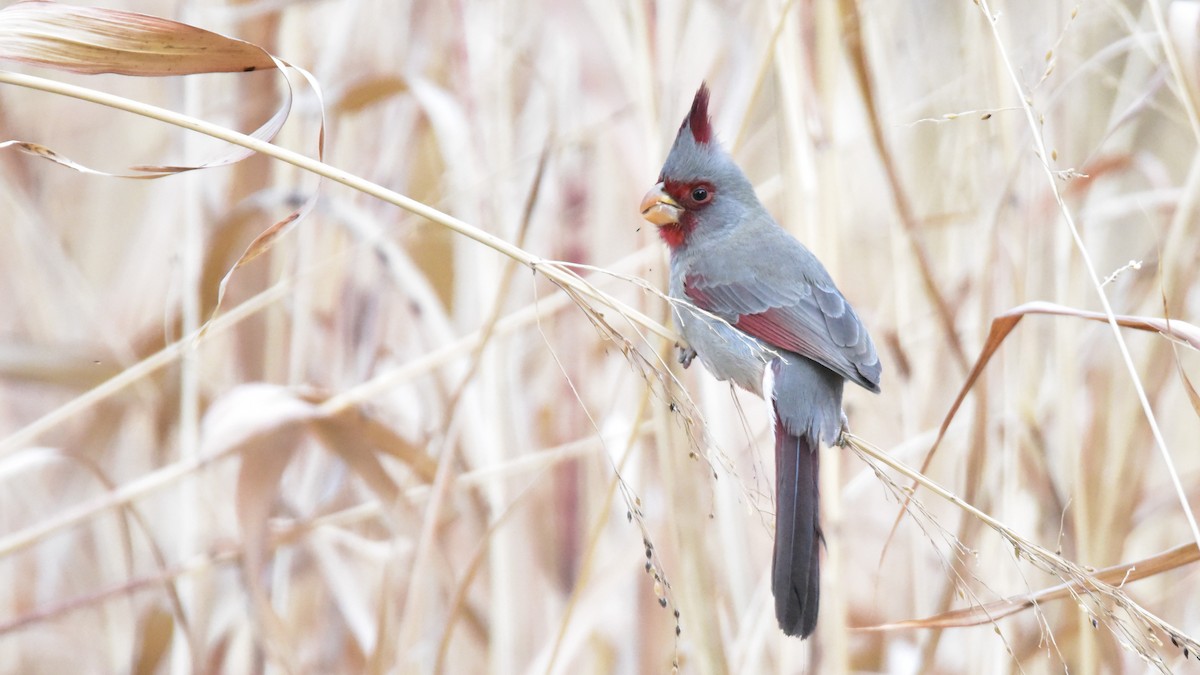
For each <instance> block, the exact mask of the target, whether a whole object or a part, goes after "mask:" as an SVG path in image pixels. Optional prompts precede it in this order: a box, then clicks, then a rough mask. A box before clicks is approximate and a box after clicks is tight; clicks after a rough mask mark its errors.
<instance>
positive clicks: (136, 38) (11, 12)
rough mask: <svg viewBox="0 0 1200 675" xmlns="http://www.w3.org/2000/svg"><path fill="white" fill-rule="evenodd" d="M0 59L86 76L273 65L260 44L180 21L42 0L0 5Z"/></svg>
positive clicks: (249, 68)
mask: <svg viewBox="0 0 1200 675" xmlns="http://www.w3.org/2000/svg"><path fill="white" fill-rule="evenodd" d="M0 59H7V60H9V61H20V62H23V63H30V64H33V65H37V66H45V67H48V68H56V69H59V70H69V71H71V72H75V73H83V74H86V75H96V74H100V73H114V74H117V75H140V76H162V75H193V74H196V73H243V72H249V71H253V70H263V69H266V68H275V67H277V65H278V64H276V63H275V60H274V59H273V58H272V57H271V55H270V54H268V53H267V52H266V51H264V50H263V49H262V48H261V47H258V46H256V45H253V44H250V43H249V42H244V41H242V40H237V39H234V38H230V37H226V36H224V35H220V34H218V33H213V32H211V31H207V30H204V29H203V28H197V27H195V26H189V25H188V24H185V23H179V22H177V21H171V20H169V19H163V18H160V17H156V16H150V15H148V14H139V13H137V12H123V11H120V10H113V9H103V8H99V7H75V6H72V5H60V4H58V3H56V2H46V1H43V0H27V1H25V2H18V3H16V4H13V5H9V6H8V7H5V8H4V9H0Z"/></svg>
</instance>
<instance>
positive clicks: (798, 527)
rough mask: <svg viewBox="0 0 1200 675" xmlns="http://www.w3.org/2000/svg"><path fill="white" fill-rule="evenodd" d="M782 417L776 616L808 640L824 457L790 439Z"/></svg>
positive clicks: (810, 441)
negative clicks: (819, 479)
mask: <svg viewBox="0 0 1200 675" xmlns="http://www.w3.org/2000/svg"><path fill="white" fill-rule="evenodd" d="M775 405H776V406H778V403H775ZM779 412H780V411H779V410H778V408H776V410H775V472H776V473H775V476H776V478H775V494H776V498H775V499H776V506H775V509H776V510H775V560H774V566H773V567H772V570H771V577H772V590H773V591H774V593H775V617H776V618H777V619H779V627H780V628H782V629H783V632H784V633H787V634H788V635H797V636H800V637H801V638H806V637H808V636H809V635H810V634H811V633H812V632H813V629H815V628H816V627H817V609H818V606H819V600H820V592H821V568H820V558H819V556H820V542H821V538H822V535H821V523H820V520H819V517H818V513H817V507H818V504H819V502H820V499H819V496H818V493H817V468H818V465H819V462H820V454H819V452H818V450H819V448H818V445H817V444H818V441H817V439H815V438H809V437H808V435H807V434H805V435H803V436H796V435H794V434H792V433H791V432H790V431H789V430H788V429H787V428H786V426H785V424H784V421H783V417H784V416H783V415H780V414H779Z"/></svg>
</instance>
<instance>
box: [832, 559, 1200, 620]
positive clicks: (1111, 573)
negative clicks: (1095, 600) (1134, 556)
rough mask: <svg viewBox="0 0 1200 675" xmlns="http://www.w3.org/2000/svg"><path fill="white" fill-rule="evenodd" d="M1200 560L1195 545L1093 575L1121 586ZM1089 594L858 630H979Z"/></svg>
mask: <svg viewBox="0 0 1200 675" xmlns="http://www.w3.org/2000/svg"><path fill="white" fill-rule="evenodd" d="M1197 560H1200V548H1197V545H1196V544H1195V543H1194V542H1193V543H1188V544H1183V545H1181V546H1176V547H1175V548H1173V549H1170V550H1168V551H1164V552H1162V553H1159V554H1158V555H1154V556H1151V557H1149V558H1146V559H1144V560H1139V561H1137V562H1132V563H1124V564H1121V565H1114V566H1112V567H1107V568H1105V569H1103V570H1100V571H1098V572H1096V573H1095V574H1093V575H1092V578H1094V579H1095V580H1096V581H1097V582H1100V583H1102V584H1105V585H1109V586H1120V585H1123V584H1126V583H1131V582H1134V581H1138V580H1140V579H1145V578H1147V577H1152V576H1155V575H1158V574H1162V573H1163V572H1168V571H1170V570H1174V569H1178V568H1180V567H1183V566H1184V565H1190V564H1192V563H1194V562H1196V561H1197ZM1086 591H1087V589H1086V588H1085V587H1084V584H1083V583H1080V582H1071V583H1064V584H1057V585H1055V586H1051V587H1049V588H1043V589H1042V590H1040V591H1034V592H1031V593H1022V594H1020V595H1014V596H1011V597H1008V598H1004V599H1003V600H997V601H995V602H990V603H987V604H986V605H976V606H974V607H969V608H966V609H958V610H954V611H952V612H945V613H943V614H938V615H937V616H931V617H927V618H924V619H910V620H907V621H896V622H892V623H885V624H880V625H877V626H864V627H862V628H856V629H855V630H860V631H866V632H882V631H890V630H900V629H906V628H962V627H966V626H979V625H982V624H986V623H992V622H993V621H997V620H999V619H1002V618H1004V617H1007V616H1012V615H1013V614H1017V613H1018V612H1021V611H1023V610H1026V609H1029V608H1030V607H1034V606H1036V605H1038V604H1044V603H1046V602H1049V601H1051V600H1061V599H1064V598H1066V599H1072V598H1074V597H1075V596H1076V595H1077V594H1079V593H1082V592H1086Z"/></svg>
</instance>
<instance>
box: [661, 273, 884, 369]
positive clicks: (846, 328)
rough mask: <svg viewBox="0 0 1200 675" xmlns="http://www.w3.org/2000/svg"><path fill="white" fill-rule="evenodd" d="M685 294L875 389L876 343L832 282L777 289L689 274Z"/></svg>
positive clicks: (759, 335)
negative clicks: (717, 281) (714, 280)
mask: <svg viewBox="0 0 1200 675" xmlns="http://www.w3.org/2000/svg"><path fill="white" fill-rule="evenodd" d="M684 294H685V295H687V297H688V299H689V300H691V301H692V302H693V303H694V304H695V305H696V306H697V307H699V308H701V309H703V310H705V311H708V312H712V313H713V314H716V315H717V316H719V317H721V318H722V319H725V320H726V321H728V322H729V323H730V324H731V325H733V326H734V327H735V328H737V329H739V330H742V331H745V332H746V333H748V334H750V335H753V336H754V337H756V338H758V339H760V340H762V341H764V342H766V343H768V344H770V345H771V346H773V347H776V348H778V349H785V350H788V351H791V352H796V353H797V354H801V355H803V356H806V357H808V358H810V359H812V360H814V361H816V362H817V363H820V364H821V365H823V366H825V367H826V368H829V369H830V370H832V371H834V372H836V373H838V374H839V375H841V376H842V377H845V378H846V379H848V380H852V381H854V382H856V383H858V384H859V385H861V386H863V387H865V388H867V389H869V390H871V391H874V392H878V391H879V378H880V375H881V371H882V368H881V366H880V364H879V357H878V356H877V355H876V353H875V345H874V344H872V342H871V337H870V336H869V335H867V331H866V329H865V328H864V327H863V325H862V322H861V321H859V319H858V315H856V314H855V313H854V309H853V308H852V307H850V304H849V303H848V302H846V299H845V298H844V297H842V294H841V292H839V291H838V289H837V288H836V287H835V286H834V285H833V284H832V283H829V282H827V281H823V280H817V281H809V280H807V279H804V280H796V281H794V282H793V283H789V284H787V286H786V287H785V288H775V287H772V286H770V285H768V283H765V282H764V281H763V280H761V279H759V278H757V277H745V278H741V279H735V280H728V281H724V282H720V283H714V282H712V281H709V280H708V279H706V278H705V277H703V276H701V275H699V274H694V273H693V274H689V275H688V276H687V277H686V278H685V279H684Z"/></svg>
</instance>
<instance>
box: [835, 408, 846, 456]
mask: <svg viewBox="0 0 1200 675" xmlns="http://www.w3.org/2000/svg"><path fill="white" fill-rule="evenodd" d="M849 433H850V419H849V418H848V417H846V411H845V410H843V411H842V425H841V428H840V429H839V430H838V436H837V441H835V442H834V445H836V446H838V447H839V448H844V447H846V446H847V445H850V439H849V438H846V434H849Z"/></svg>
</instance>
